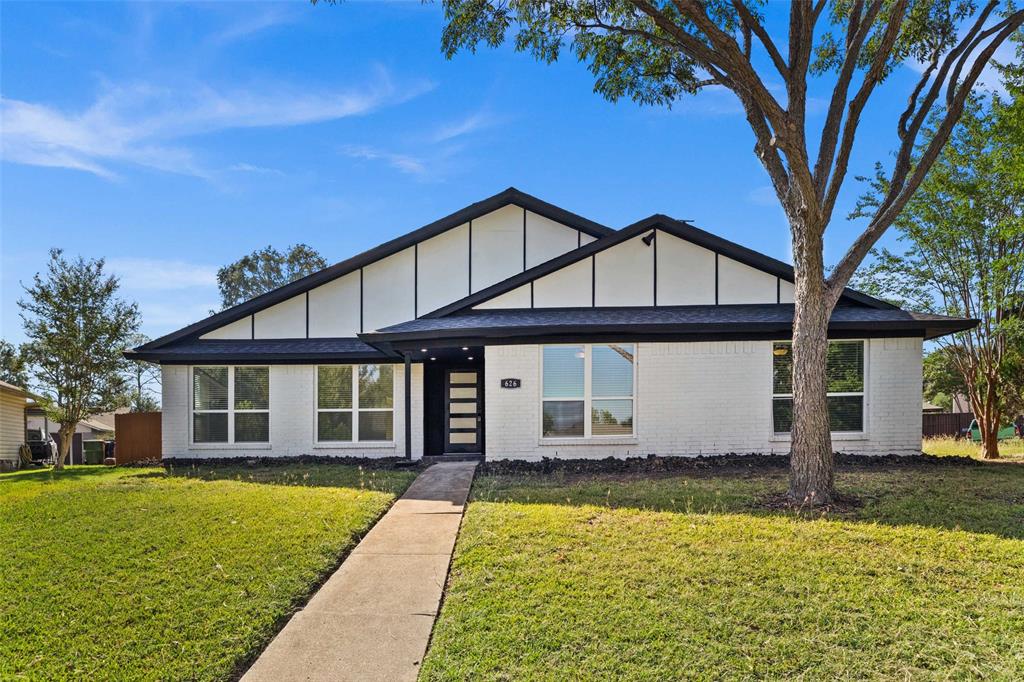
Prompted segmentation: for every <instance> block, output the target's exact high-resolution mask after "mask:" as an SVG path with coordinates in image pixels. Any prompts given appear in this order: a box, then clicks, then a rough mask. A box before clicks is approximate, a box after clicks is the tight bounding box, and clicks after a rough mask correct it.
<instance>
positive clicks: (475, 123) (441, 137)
mask: <svg viewBox="0 0 1024 682" xmlns="http://www.w3.org/2000/svg"><path fill="white" fill-rule="evenodd" d="M500 122H501V121H500V119H499V118H498V117H496V116H494V115H492V114H490V113H488V112H486V111H483V110H481V111H478V112H476V113H474V114H470V115H469V116H467V117H465V118H463V119H460V120H458V121H454V122H452V123H446V124H444V125H442V126H440V127H439V128H438V129H437V130H436V131H435V132H434V134H433V135H432V136H431V140H432V141H433V142H447V141H448V140H452V139H454V138H456V137H462V136H464V135H470V134H472V133H475V132H477V131H480V130H484V129H486V128H490V127H492V126H495V125H497V124H498V123H500Z"/></svg>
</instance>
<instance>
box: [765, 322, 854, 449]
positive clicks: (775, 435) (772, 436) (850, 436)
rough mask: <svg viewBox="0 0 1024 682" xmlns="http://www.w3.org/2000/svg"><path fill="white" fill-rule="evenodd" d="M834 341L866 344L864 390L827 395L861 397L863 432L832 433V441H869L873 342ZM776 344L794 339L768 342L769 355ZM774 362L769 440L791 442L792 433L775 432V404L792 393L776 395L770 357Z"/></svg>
mask: <svg viewBox="0 0 1024 682" xmlns="http://www.w3.org/2000/svg"><path fill="white" fill-rule="evenodd" d="M833 341H847V342H849V341H859V342H861V343H862V344H864V390H863V391H861V392H859V393H857V392H854V393H849V392H839V393H827V394H826V398H828V397H831V396H835V397H837V398H838V397H843V396H860V397H861V402H862V403H863V411H862V415H863V416H862V418H861V427H862V428H861V430H860V431H830V432H829V433H830V434H831V438H832V440H841V441H850V440H868V438H869V437H870V431H869V429H868V407H869V400H868V386H869V385H870V384H869V382H868V379H869V378H870V366H871V360H870V357H871V340H870V339H829V343H831V342H833ZM776 343H788V344H790V345H792V344H793V340H792V339H777V340H775V341H769V342H768V352H769V354H770V353H771V352H772V350H774V348H775V344H776ZM769 357H770V358H773V360H772V363H773V364H772V371H770V372H769V373H768V381H769V385H768V393H769V396H770V397H769V404H768V434H769V440H771V441H778V442H787V443H788V442H790V441H791V440H792V439H793V436H792V433H787V432H779V431H776V430H775V415H774V409H773V408H774V403H775V399H776V398H792V397H793V394H792V393H776V392H775V373H774V355H769Z"/></svg>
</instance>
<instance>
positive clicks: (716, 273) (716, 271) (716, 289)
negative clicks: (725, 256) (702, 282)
mask: <svg viewBox="0 0 1024 682" xmlns="http://www.w3.org/2000/svg"><path fill="white" fill-rule="evenodd" d="M715 305H718V252H717V251H715Z"/></svg>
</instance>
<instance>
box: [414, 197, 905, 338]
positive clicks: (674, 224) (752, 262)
mask: <svg viewBox="0 0 1024 682" xmlns="http://www.w3.org/2000/svg"><path fill="white" fill-rule="evenodd" d="M647 230H661V231H663V232H668V233H669V234H672V235H674V236H676V237H679V238H680V239H684V240H686V241H689V242H691V243H694V244H696V245H697V246H700V247H703V248H705V249H708V250H709V251H713V252H714V253H717V254H719V255H722V256H726V257H728V258H731V259H733V260H736V261H739V262H740V263H744V264H745V265H749V266H751V267H753V268H756V269H758V270H761V271H763V272H767V273H768V274H771V275H775V276H776V277H780V278H782V279H785V280H786V281H788V282H794V280H795V275H794V272H793V266H792V265H789V264H787V263H784V262H782V261H780V260H778V259H776V258H772V257H771V256H766V255H765V254H763V253H759V252H757V251H754V250H753V249H748V248H747V247H745V246H742V245H740V244H737V243H736V242H731V241H729V240H728V239H723V238H722V237H719V236H718V235H715V234H712V233H710V232H707V231H706V230H702V229H700V228H699V227H694V226H693V225H690V224H688V223H684V222H682V221H680V220H676V219H675V218H671V217H669V216H667V215H664V214H661V213H655V214H654V215H652V216H648V217H647V218H644V219H642V220H639V221H637V222H635V223H633V224H632V225H629V226H627V227H624V228H622V229H621V230H619V231H618V232H615V233H614V234H612V235H609V236H607V237H605V238H603V239H599V240H598V241H595V242H591V243H589V244H587V245H585V246H582V247H580V248H578V249H574V250H573V251H569V252H567V253H564V254H562V255H561V256H559V257H557V258H553V259H551V260H549V261H546V262H544V263H541V264H540V265H537V266H534V267H533V268H530V269H529V270H526V271H524V272H521V273H519V274H517V275H513V276H512V277H509V278H508V279H505V280H502V281H501V282H498V283H496V284H493V285H491V286H489V287H487V288H486V289H481V290H480V291H478V292H476V293H474V294H471V295H469V296H466V297H465V298H462V299H459V300H458V301H454V302H452V303H449V304H448V305H446V306H443V307H441V308H438V309H437V310H433V311H431V312H429V313H427V314H426V315H421V316H420V317H421V318H436V317H445V316H447V315H451V314H452V313H454V312H458V311H460V310H465V309H466V308H470V307H472V306H474V305H478V304H480V303H483V302H484V301H488V300H490V299H492V298H494V297H496V296H499V295H501V294H504V293H507V292H509V291H512V290H513V289H516V288H518V287H521V286H523V285H524V284H527V283H529V282H531V281H533V280H535V279H537V278H538V277H543V276H544V275H547V274H550V273H552V272H554V271H556V270H560V269H561V268H563V267H566V266H568V265H571V264H573V263H576V262H578V261H581V260H583V259H584V258H587V257H589V256H592V255H594V254H595V253H599V252H601V251H604V250H605V249H608V248H611V247H612V246H615V245H616V244H621V243H622V242H624V241H627V240H628V239H631V238H633V237H636V236H639V234H640V233H642V232H646V231H647ZM843 297H845V298H847V299H849V300H852V301H856V302H857V303H861V304H863V305H866V306H868V307H871V308H877V309H880V310H898V309H899V308H898V307H897V306H894V305H892V304H891V303H888V302H886V301H883V300H881V299H878V298H874V297H873V296H868V295H867V294H864V293H861V292H859V291H855V290H853V289H850V288H848V287H847V288H844V289H843Z"/></svg>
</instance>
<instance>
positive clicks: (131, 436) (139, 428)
mask: <svg viewBox="0 0 1024 682" xmlns="http://www.w3.org/2000/svg"><path fill="white" fill-rule="evenodd" d="M114 420H115V427H114V428H115V431H114V433H115V434H116V438H117V448H116V449H115V450H114V456H115V457H117V463H118V464H127V463H130V462H144V461H147V460H156V459H160V455H161V447H160V413H159V412H130V413H127V414H118V415H114Z"/></svg>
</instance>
